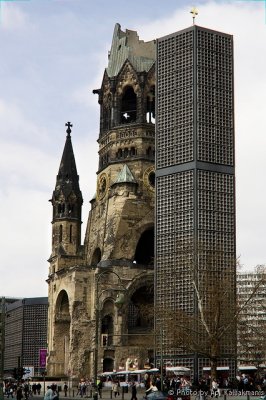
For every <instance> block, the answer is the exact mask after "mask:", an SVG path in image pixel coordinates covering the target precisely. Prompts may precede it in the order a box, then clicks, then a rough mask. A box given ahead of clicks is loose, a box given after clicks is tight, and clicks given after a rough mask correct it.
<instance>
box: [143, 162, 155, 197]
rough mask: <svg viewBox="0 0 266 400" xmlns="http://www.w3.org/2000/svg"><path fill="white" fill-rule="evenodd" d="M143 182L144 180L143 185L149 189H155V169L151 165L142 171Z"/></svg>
mask: <svg viewBox="0 0 266 400" xmlns="http://www.w3.org/2000/svg"><path fill="white" fill-rule="evenodd" d="M143 182H144V185H145V186H146V187H147V188H148V189H149V190H151V191H152V192H154V190H155V171H154V166H153V165H152V166H151V167H149V168H147V169H146V170H145V171H144V174H143Z"/></svg>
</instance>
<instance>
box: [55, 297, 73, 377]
mask: <svg viewBox="0 0 266 400" xmlns="http://www.w3.org/2000/svg"><path fill="white" fill-rule="evenodd" d="M69 340H70V312H69V299H68V295H67V292H66V291H65V290H62V291H61V292H60V293H59V295H58V297H57V301H56V307H55V321H54V340H53V342H54V349H53V350H54V351H55V353H56V360H57V362H56V364H55V366H54V374H55V375H63V374H65V373H66V372H67V371H68V368H69V365H68V363H69Z"/></svg>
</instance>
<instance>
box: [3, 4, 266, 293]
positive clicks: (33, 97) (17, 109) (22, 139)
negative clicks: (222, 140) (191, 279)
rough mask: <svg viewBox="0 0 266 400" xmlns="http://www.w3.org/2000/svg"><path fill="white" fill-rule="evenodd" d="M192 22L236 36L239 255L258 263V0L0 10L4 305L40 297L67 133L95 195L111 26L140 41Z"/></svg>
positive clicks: (263, 84) (263, 241)
mask: <svg viewBox="0 0 266 400" xmlns="http://www.w3.org/2000/svg"><path fill="white" fill-rule="evenodd" d="M194 5H196V6H197V8H198V10H199V15H198V17H197V21H196V23H197V24H198V25H201V26H205V27H208V28H211V29H217V30H220V31H223V32H226V33H230V34H233V35H234V44H235V116H236V178H237V183H236V188H237V199H236V201H237V254H238V255H239V256H240V260H241V264H243V268H244V269H251V268H252V267H254V266H255V265H257V264H264V263H266V201H265V194H266V187H265V185H266V174H265V172H266V23H265V21H266V16H265V12H266V11H265V1H263V0H261V1H260V0H257V1H256V0H254V1H252V0H246V1H237V0H232V1H223V0H217V1H205V0H202V1H198V2H197V3H196V2H193V1H192V2H191V3H190V2H189V1H187V0H186V1H180V0H145V1H143V0H134V1H133V2H130V1H125V0H17V1H15V0H14V1H7V0H0V13H1V15H0V37H1V40H0V49H1V52H0V150H1V153H0V154H1V156H0V202H1V203H0V204H1V214H0V221H1V242H0V243H1V246H0V250H1V261H0V296H13V297H16V296H18V297H33V296H46V295H47V284H46V282H45V279H46V278H47V275H48V262H47V261H46V260H47V259H48V257H49V255H50V253H51V219H52V208H51V203H49V202H48V200H49V199H50V198H51V195H52V192H53V189H54V187H55V179H56V175H57V172H58V168H59V162H60V159H61V155H62V151H63V147H64V143H65V136H66V133H65V126H64V125H65V122H66V121H71V122H72V123H73V132H72V143H73V147H74V152H75V157H76V163H77V168H78V173H79V175H80V186H81V190H82V193H83V197H84V205H83V233H84V230H85V228H86V224H87V218H88V212H89V208H90V207H89V206H90V204H89V200H90V199H91V198H92V196H93V195H94V193H95V189H96V170H97V165H98V155H97V150H98V149H97V143H96V140H97V137H98V132H99V107H98V103H97V96H95V95H93V94H92V90H93V89H96V88H99V87H100V85H101V80H102V76H103V72H104V68H105V67H106V66H107V55H108V50H110V47H111V41H112V35H113V29H114V26H115V23H116V22H119V23H120V24H121V27H122V29H123V30H125V29H126V28H127V29H131V30H137V31H138V34H139V36H140V39H143V40H145V41H147V40H152V39H155V38H158V37H160V36H163V35H166V34H170V33H172V32H175V31H177V30H180V29H183V28H186V27H188V26H190V25H191V24H192V18H191V14H190V13H189V11H190V9H191V7H192V6H194Z"/></svg>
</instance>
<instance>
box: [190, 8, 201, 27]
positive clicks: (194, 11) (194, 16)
mask: <svg viewBox="0 0 266 400" xmlns="http://www.w3.org/2000/svg"><path fill="white" fill-rule="evenodd" d="M198 13H199V12H198V10H197V9H196V7H192V10H191V11H190V14H192V18H193V25H195V18H196V16H197V15H198Z"/></svg>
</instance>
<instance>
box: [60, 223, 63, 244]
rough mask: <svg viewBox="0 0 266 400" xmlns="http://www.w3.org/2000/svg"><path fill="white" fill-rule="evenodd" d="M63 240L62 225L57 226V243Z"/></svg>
mask: <svg viewBox="0 0 266 400" xmlns="http://www.w3.org/2000/svg"><path fill="white" fill-rule="evenodd" d="M62 240H63V225H60V226H59V243H61V242H62Z"/></svg>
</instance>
